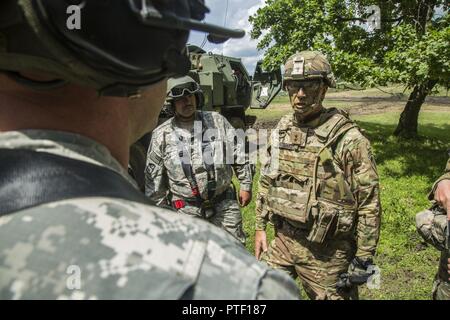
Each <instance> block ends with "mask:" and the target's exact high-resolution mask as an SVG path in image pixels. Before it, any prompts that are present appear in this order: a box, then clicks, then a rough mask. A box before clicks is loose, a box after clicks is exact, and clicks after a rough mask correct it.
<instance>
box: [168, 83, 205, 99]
mask: <svg viewBox="0 0 450 320" xmlns="http://www.w3.org/2000/svg"><path fill="white" fill-rule="evenodd" d="M199 90H200V86H199V85H198V83H193V82H192V83H189V84H188V85H187V86H186V85H184V86H182V87H181V86H180V87H175V88H172V90H170V92H169V97H171V98H174V99H176V98H181V97H184V96H188V95H191V94H194V93H196V92H198V91H199Z"/></svg>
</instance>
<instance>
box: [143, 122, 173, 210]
mask: <svg viewBox="0 0 450 320" xmlns="http://www.w3.org/2000/svg"><path fill="white" fill-rule="evenodd" d="M163 138H164V133H163V132H159V131H158V132H157V131H155V132H154V134H153V136H152V139H151V142H150V146H149V148H148V153H147V164H146V166H145V195H146V196H147V197H149V198H150V199H151V200H152V201H153V202H154V203H155V204H156V205H158V206H159V205H167V192H168V190H169V187H168V177H167V173H166V168H165V167H164V162H163V159H164V143H163V141H162V140H163Z"/></svg>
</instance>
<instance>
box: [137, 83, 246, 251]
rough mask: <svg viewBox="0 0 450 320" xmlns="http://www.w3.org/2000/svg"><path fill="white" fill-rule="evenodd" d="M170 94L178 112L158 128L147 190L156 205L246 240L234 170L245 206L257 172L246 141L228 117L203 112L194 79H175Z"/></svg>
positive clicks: (151, 150)
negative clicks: (249, 156) (205, 222)
mask: <svg viewBox="0 0 450 320" xmlns="http://www.w3.org/2000/svg"><path fill="white" fill-rule="evenodd" d="M167 96H168V98H167V103H168V104H170V105H171V108H172V109H173V111H174V114H175V116H174V117H172V118H170V119H169V120H167V121H166V122H165V123H163V124H161V125H160V126H159V127H158V128H156V129H155V130H154V131H153V134H152V140H151V143H150V147H149V150H148V157H147V165H146V170H145V194H146V195H147V196H148V197H150V199H151V200H153V201H154V202H155V203H156V204H170V205H172V206H173V207H174V208H175V209H176V210H177V211H178V212H180V213H184V214H188V215H191V216H195V217H199V218H203V219H206V220H208V221H209V222H211V223H212V224H214V225H217V226H218V227H221V228H223V229H224V230H226V231H228V232H229V233H230V234H231V235H233V236H234V237H235V238H236V239H238V240H239V241H240V242H241V243H242V244H245V234H244V231H243V229H242V215H241V211H240V209H239V203H238V202H237V199H236V191H235V190H234V187H233V186H232V182H231V179H232V177H233V170H234V172H235V173H236V176H237V178H238V180H239V182H240V200H241V204H242V205H243V206H246V205H247V204H248V203H249V202H250V200H251V190H252V173H251V168H250V165H249V164H248V159H247V158H246V157H245V145H244V144H243V143H242V144H240V143H235V137H236V138H237V135H236V130H235V129H234V128H233V127H232V126H231V124H230V123H229V122H228V120H227V119H225V117H223V116H222V115H220V114H219V113H217V112H207V111H201V110H197V109H201V108H202V104H203V94H202V92H201V89H200V86H199V85H198V84H197V83H196V82H195V81H194V79H192V78H191V77H189V76H186V77H183V78H178V79H169V82H168V92H167ZM241 140H242V142H244V140H243V139H241ZM227 152H228V153H230V154H227ZM227 160H231V161H227Z"/></svg>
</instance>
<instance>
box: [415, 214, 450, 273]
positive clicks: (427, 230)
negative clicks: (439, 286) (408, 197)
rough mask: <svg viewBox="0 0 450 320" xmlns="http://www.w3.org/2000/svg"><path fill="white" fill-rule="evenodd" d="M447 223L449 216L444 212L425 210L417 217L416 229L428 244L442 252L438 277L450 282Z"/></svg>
mask: <svg viewBox="0 0 450 320" xmlns="http://www.w3.org/2000/svg"><path fill="white" fill-rule="evenodd" d="M447 223H448V221H447V214H446V213H445V211H444V210H434V211H431V210H425V211H422V212H420V213H418V214H417V215H416V228H417V231H418V232H419V234H420V235H421V236H422V238H423V239H424V240H425V241H426V242H427V243H429V244H431V245H432V246H434V247H435V248H436V249H438V250H439V251H441V252H442V253H441V259H440V263H439V270H438V277H439V278H440V279H442V280H443V281H445V282H450V281H449V280H448V278H449V274H448V267H447V264H448V262H447V261H448V259H449V258H450V253H449V248H448V245H449V244H448V242H447V240H448V239H447V237H448V234H447V232H448V230H447V227H448V226H447Z"/></svg>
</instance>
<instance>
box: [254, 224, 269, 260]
mask: <svg viewBox="0 0 450 320" xmlns="http://www.w3.org/2000/svg"><path fill="white" fill-rule="evenodd" d="M262 252H267V236H266V232H265V231H263V230H256V231H255V257H256V259H258V260H259V258H260V257H261V253H262Z"/></svg>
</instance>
